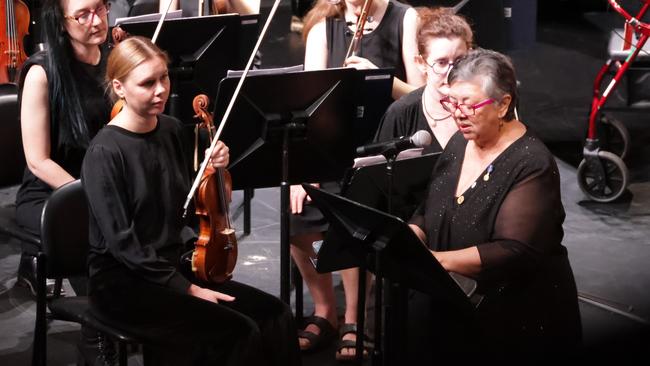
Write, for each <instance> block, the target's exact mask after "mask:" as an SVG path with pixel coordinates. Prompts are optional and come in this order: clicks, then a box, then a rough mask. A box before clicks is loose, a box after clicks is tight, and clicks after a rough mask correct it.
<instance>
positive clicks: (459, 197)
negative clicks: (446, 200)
mask: <svg viewBox="0 0 650 366" xmlns="http://www.w3.org/2000/svg"><path fill="white" fill-rule="evenodd" d="M463 202H465V196H463V195H460V196H458V198H457V199H456V203H458V204H459V205H462V204H463Z"/></svg>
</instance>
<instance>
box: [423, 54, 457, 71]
mask: <svg viewBox="0 0 650 366" xmlns="http://www.w3.org/2000/svg"><path fill="white" fill-rule="evenodd" d="M422 59H423V60H424V63H425V64H427V65H428V66H429V67H430V68H431V69H432V70H433V72H434V73H436V74H438V75H443V74H446V73H447V72H448V71H449V70H450V69H451V68H452V67H453V66H454V62H453V61H451V62H448V61H446V60H437V61H434V62H433V63H432V64H430V63H428V62H427V60H426V59H425V58H424V57H422Z"/></svg>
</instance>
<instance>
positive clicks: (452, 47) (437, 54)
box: [375, 8, 474, 151]
mask: <svg viewBox="0 0 650 366" xmlns="http://www.w3.org/2000/svg"><path fill="white" fill-rule="evenodd" d="M418 15H419V17H420V23H419V25H418V30H417V46H418V52H419V54H418V56H416V58H415V60H416V63H417V65H418V68H419V69H420V71H421V72H422V74H424V75H425V77H426V85H425V86H424V87H422V88H419V89H416V90H414V91H413V92H411V93H409V94H407V95H405V96H404V97H403V98H401V99H399V100H397V101H395V102H394V103H393V104H392V105H391V106H390V107H389V108H388V110H387V111H386V114H385V115H384V116H383V118H382V121H381V124H380V126H379V130H378V131H377V135H376V136H375V140H376V141H384V140H391V139H394V138H397V137H400V136H411V135H413V134H414V133H415V132H417V131H420V130H425V131H428V132H429V133H431V135H432V136H434V137H435V138H434V139H433V141H432V144H431V145H430V146H429V147H428V148H427V149H426V150H427V151H442V149H443V148H444V147H445V145H447V142H448V141H449V138H450V137H451V136H452V135H453V134H454V133H455V132H456V131H457V130H458V128H457V127H456V124H455V123H454V121H453V118H452V116H451V113H449V112H448V111H446V110H445V109H444V108H443V106H442V105H441V104H440V99H441V98H442V97H443V96H444V95H445V92H446V87H447V74H448V73H449V69H450V68H451V65H452V64H453V63H454V61H456V60H457V59H458V58H460V57H461V56H463V55H465V54H466V53H467V52H468V51H469V50H470V49H471V48H472V44H473V40H474V35H473V33H472V28H471V27H470V26H469V24H468V23H467V21H466V20H465V18H464V17H462V16H461V15H457V14H455V13H454V12H453V10H452V9H450V8H419V9H418Z"/></svg>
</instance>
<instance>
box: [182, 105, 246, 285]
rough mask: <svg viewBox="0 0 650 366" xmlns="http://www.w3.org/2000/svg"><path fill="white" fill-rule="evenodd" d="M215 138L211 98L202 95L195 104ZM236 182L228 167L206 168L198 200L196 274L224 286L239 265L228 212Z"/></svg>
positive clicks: (194, 254) (204, 123) (194, 267)
mask: <svg viewBox="0 0 650 366" xmlns="http://www.w3.org/2000/svg"><path fill="white" fill-rule="evenodd" d="M192 104H193V106H194V111H195V113H196V116H197V117H198V118H200V119H202V120H203V122H202V125H204V127H206V128H207V129H208V134H209V135H210V138H212V133H211V131H212V128H213V125H212V116H210V114H209V113H208V112H207V111H206V109H207V106H208V104H209V103H208V97H207V96H205V95H198V96H196V97H195V98H194V102H193V103H192ZM231 196H232V180H231V178H230V173H228V171H227V170H226V169H225V168H219V169H214V168H212V167H211V166H209V167H207V168H206V169H205V172H204V174H203V176H202V177H201V182H200V183H199V187H198V189H197V193H196V196H195V198H194V206H195V210H196V215H197V217H198V219H199V237H198V239H197V241H196V243H195V247H194V253H193V254H192V271H193V272H194V273H195V275H196V276H197V277H198V278H199V279H201V280H203V281H206V282H213V283H222V282H224V281H227V280H229V279H230V278H232V272H233V270H234V269H235V264H236V263H237V238H236V236H235V230H234V229H233V228H232V225H231V223H230V212H229V210H228V207H229V204H230V200H231Z"/></svg>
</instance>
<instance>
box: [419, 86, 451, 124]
mask: <svg viewBox="0 0 650 366" xmlns="http://www.w3.org/2000/svg"><path fill="white" fill-rule="evenodd" d="M426 94H427V88H426V87H425V88H424V93H422V109H423V110H424V114H426V115H427V117H429V118H430V119H431V120H432V121H433V127H436V126H437V125H438V122H440V121H444V120H446V119H447V118H449V117H451V113H449V114H448V115H446V116H444V117H441V118H436V117H434V116H433V115H432V114H431V113H429V111H428V110H427V103H426V101H425V100H424V99H425V96H426Z"/></svg>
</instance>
